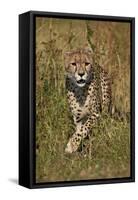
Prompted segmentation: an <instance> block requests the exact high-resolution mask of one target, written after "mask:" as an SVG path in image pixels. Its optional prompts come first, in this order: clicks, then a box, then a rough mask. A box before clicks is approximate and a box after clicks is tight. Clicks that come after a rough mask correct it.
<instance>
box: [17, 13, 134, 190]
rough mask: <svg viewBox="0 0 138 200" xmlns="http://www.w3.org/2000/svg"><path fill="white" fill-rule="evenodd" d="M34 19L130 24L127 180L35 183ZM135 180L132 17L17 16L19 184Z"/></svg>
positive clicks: (42, 185)
mask: <svg viewBox="0 0 138 200" xmlns="http://www.w3.org/2000/svg"><path fill="white" fill-rule="evenodd" d="M36 17H50V18H61V19H80V20H96V21H112V22H124V23H125V22H127V23H130V28H131V34H130V41H131V52H130V57H131V58H130V62H131V64H130V65H131V77H130V78H131V80H130V83H131V92H130V93H131V145H130V148H131V160H130V162H131V171H130V174H131V176H130V177H122V178H110V179H93V180H78V181H59V182H46V183H36V180H35V177H36V176H35V174H36V153H35V150H36V148H35V147H36V144H35V141H36V140H35V136H36V133H35V128H36V127H35V122H36V121H35V120H36V118H35V113H36V112H35V111H36V108H35V105H36V104H35V103H36V101H35V89H36V72H35V58H36V56H35V50H36V48H35V47H36V46H35V39H36V35H35V31H36V21H35V19H36ZM25 29H26V31H25V34H24V33H22V31H24V30H25ZM25 41H27V42H25ZM23 54H24V55H23ZM24 58H25V59H26V60H25V59H24ZM25 65H26V67H25ZM23 67H24V68H26V69H24V72H23ZM23 79H25V80H26V81H27V84H26V85H25V86H24V85H23V83H24V82H23V81H24V80H23ZM22 91H24V92H22ZM25 92H27V94H28V96H27V97H28V98H27V97H26V94H25ZM25 104H26V105H25ZM25 116H27V120H28V121H24V119H23V118H24V117H25ZM24 126H25V127H26V130H25V129H23V127H24ZM22 129H23V130H22ZM25 146H26V147H25ZM25 148H26V149H25ZM25 151H26V152H25ZM26 158H27V159H26ZM24 162H25V163H24ZM134 181H135V18H134V17H119V16H104V15H88V14H74V13H56V12H39V11H29V12H26V13H23V14H21V15H19V184H20V185H22V186H25V187H28V188H48V187H61V186H62V187H63V186H80V185H96V184H109V183H125V182H134Z"/></svg>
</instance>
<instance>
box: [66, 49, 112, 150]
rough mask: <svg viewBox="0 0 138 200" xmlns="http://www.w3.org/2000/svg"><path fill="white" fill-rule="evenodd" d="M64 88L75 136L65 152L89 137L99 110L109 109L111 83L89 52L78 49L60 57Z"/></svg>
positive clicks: (76, 148)
mask: <svg viewBox="0 0 138 200" xmlns="http://www.w3.org/2000/svg"><path fill="white" fill-rule="evenodd" d="M64 60H65V72H66V89H67V99H68V104H69V108H70V110H71V113H72V116H73V121H74V124H75V133H74V134H73V135H72V136H71V138H70V139H69V141H68V143H67V146H66V148H65V152H66V153H73V152H76V151H77V150H78V148H79V146H80V144H81V142H82V140H83V139H85V138H87V137H89V135H90V131H91V129H92V127H93V126H94V125H95V124H96V122H97V120H98V119H99V117H100V113H101V111H107V112H109V110H110V105H111V99H112V95H111V83H110V77H109V75H108V73H107V72H106V71H105V70H104V69H103V68H102V67H101V66H98V65H97V66H95V64H94V60H93V56H92V51H91V50H89V49H79V50H73V51H70V52H66V53H65V55H64Z"/></svg>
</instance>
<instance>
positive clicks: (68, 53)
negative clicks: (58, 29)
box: [64, 51, 71, 59]
mask: <svg viewBox="0 0 138 200" xmlns="http://www.w3.org/2000/svg"><path fill="white" fill-rule="evenodd" d="M70 55H71V52H70V51H67V52H65V53H64V59H66V58H68V57H69V56H70Z"/></svg>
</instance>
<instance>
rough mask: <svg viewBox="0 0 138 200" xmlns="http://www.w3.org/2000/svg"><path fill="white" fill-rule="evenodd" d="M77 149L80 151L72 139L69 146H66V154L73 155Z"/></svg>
mask: <svg viewBox="0 0 138 200" xmlns="http://www.w3.org/2000/svg"><path fill="white" fill-rule="evenodd" d="M77 149H78V147H77V146H75V145H74V144H73V142H72V140H71V139H70V140H69V142H68V144H67V146H66V148H65V152H66V153H73V152H75V151H76V150H77Z"/></svg>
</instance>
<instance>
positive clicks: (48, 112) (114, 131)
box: [36, 17, 130, 182]
mask: <svg viewBox="0 0 138 200" xmlns="http://www.w3.org/2000/svg"><path fill="white" fill-rule="evenodd" d="M80 47H81V48H83V47H91V48H92V50H93V55H94V59H95V63H98V64H100V65H101V66H103V67H104V68H105V69H106V70H107V71H108V73H109V74H110V76H111V77H112V80H113V83H112V91H113V103H114V105H115V107H116V108H117V109H118V110H119V111H120V113H128V114H129V112H130V60H129V57H130V24H129V23H119V22H104V21H102V22H101V21H85V20H68V19H52V18H42V17H41V18H37V19H36V181H37V182H49V181H69V180H80V179H83V180H84V179H98V178H117V177H128V176H130V122H129V120H128V119H126V117H123V119H121V120H120V119H119V118H118V119H114V118H110V117H109V116H103V117H102V118H101V120H100V122H99V123H98V124H97V125H96V127H94V129H93V130H92V133H91V137H90V139H89V140H87V139H86V140H85V141H84V143H85V144H87V148H84V149H83V151H80V152H76V153H74V154H72V155H67V154H65V152H64V149H65V146H66V144H67V141H68V139H69V137H70V136H71V135H72V133H73V131H74V125H73V121H72V117H71V114H70V112H69V110H68V104H67V99H66V89H65V69H64V59H63V55H64V52H66V51H69V50H71V49H76V48H80ZM82 148H83V147H82Z"/></svg>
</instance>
